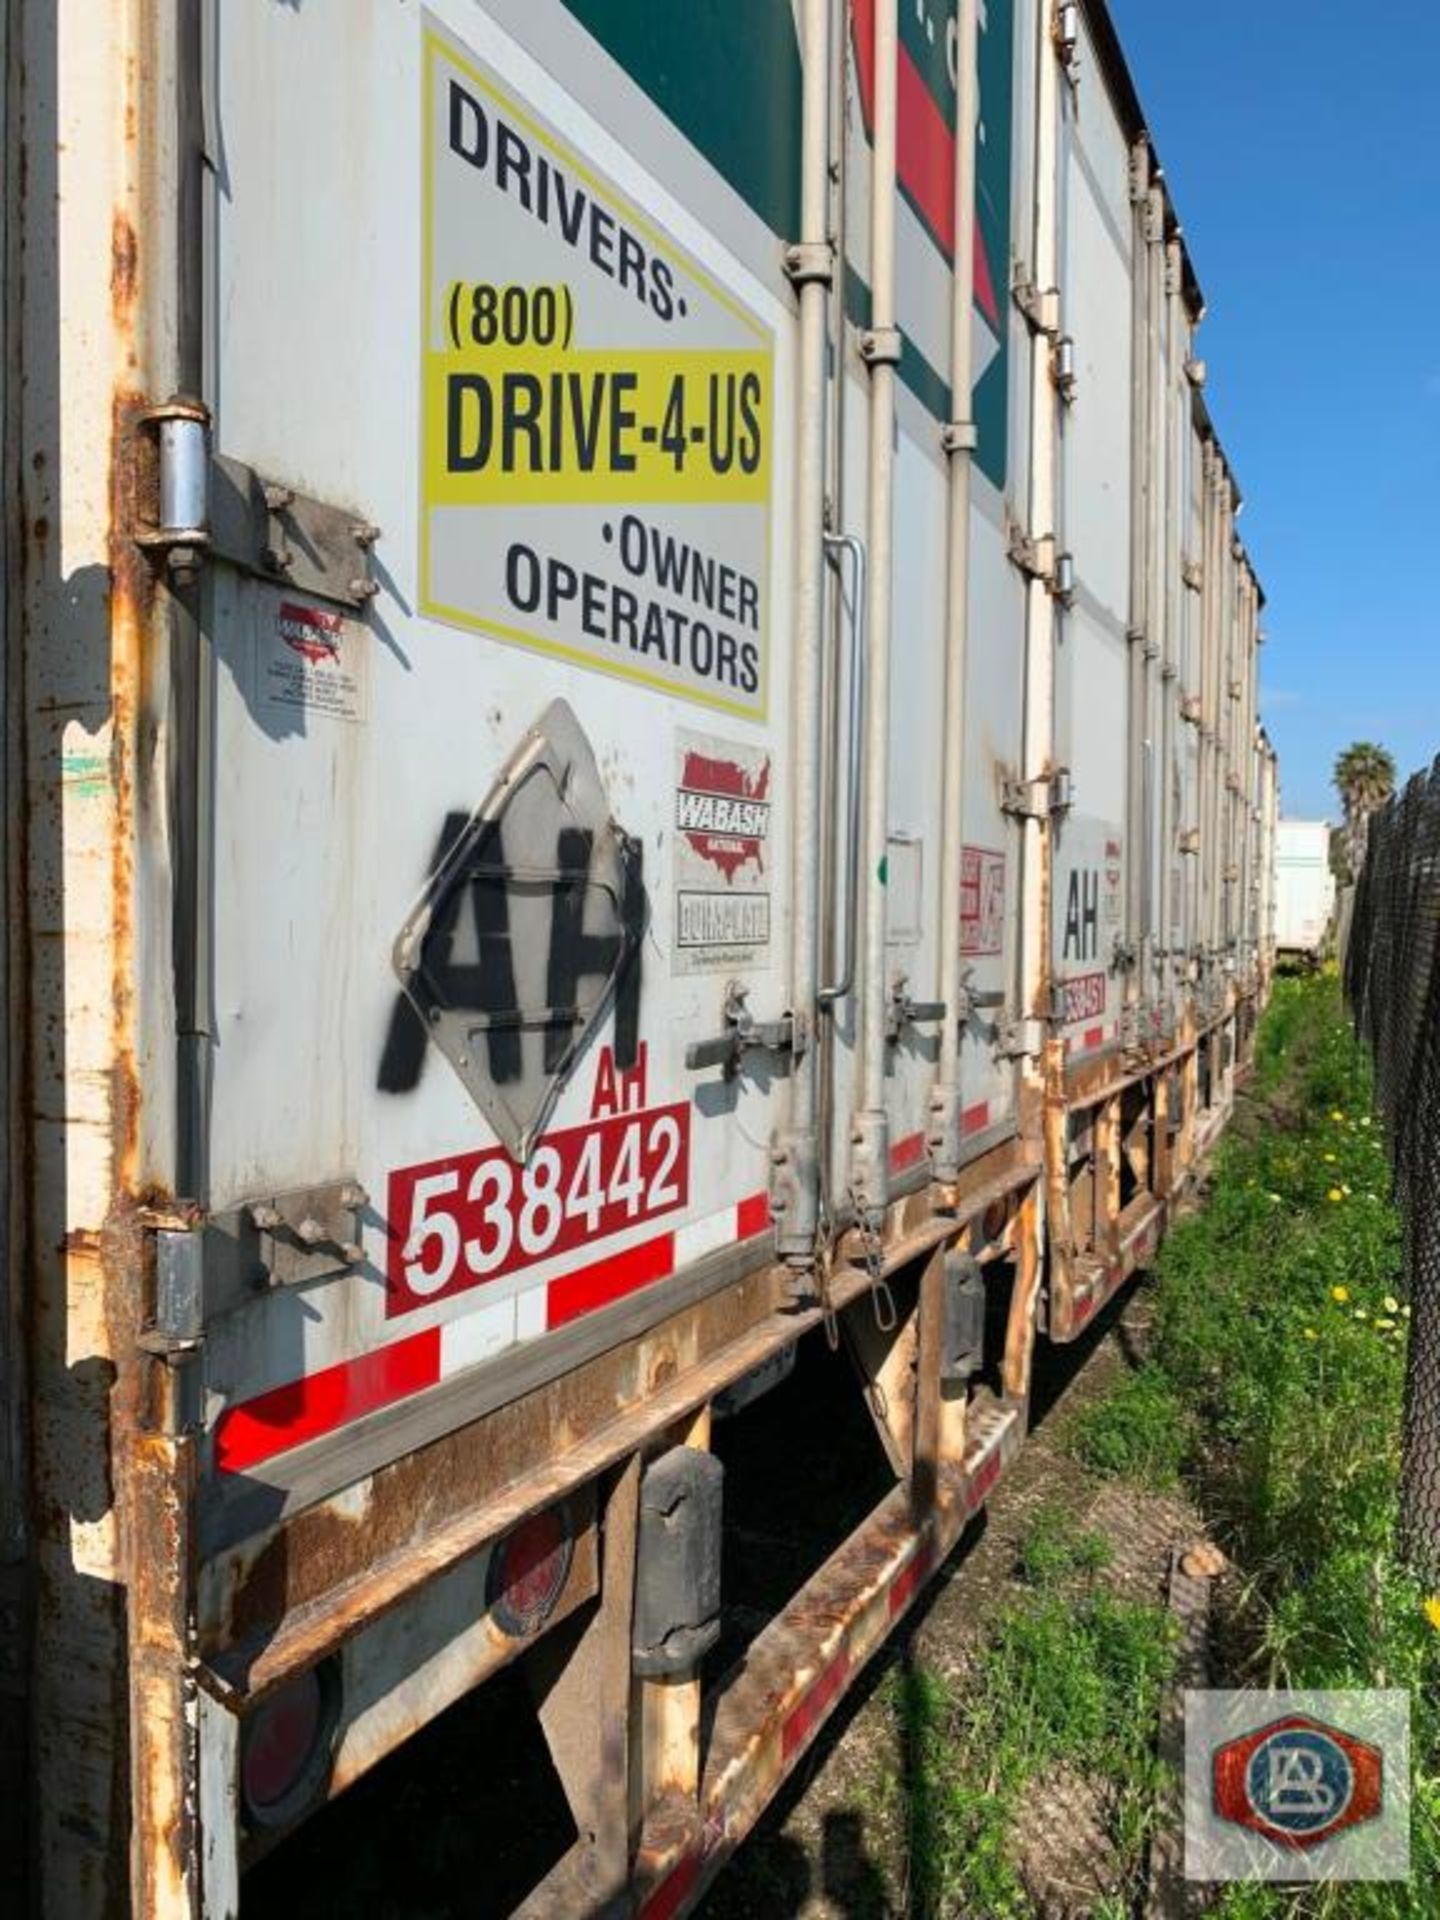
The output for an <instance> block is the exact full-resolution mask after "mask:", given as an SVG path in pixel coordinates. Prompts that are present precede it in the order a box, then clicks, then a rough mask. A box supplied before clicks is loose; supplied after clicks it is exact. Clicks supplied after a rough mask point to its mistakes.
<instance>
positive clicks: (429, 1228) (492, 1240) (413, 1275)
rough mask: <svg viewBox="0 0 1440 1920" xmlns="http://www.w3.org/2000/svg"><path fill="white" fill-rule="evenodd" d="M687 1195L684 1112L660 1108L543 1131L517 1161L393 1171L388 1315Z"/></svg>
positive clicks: (480, 1158) (596, 1236)
mask: <svg viewBox="0 0 1440 1920" xmlns="http://www.w3.org/2000/svg"><path fill="white" fill-rule="evenodd" d="M689 1197H690V1109H689V1107H688V1106H685V1105H680V1106H675V1107H656V1108H653V1109H651V1110H650V1111H648V1112H641V1113H622V1114H616V1115H614V1116H613V1117H611V1118H609V1119H605V1120H600V1121H592V1122H591V1123H590V1124H589V1125H588V1126H583V1127H571V1128H568V1129H567V1130H566V1131H565V1132H563V1133H551V1134H547V1135H546V1137H545V1139H544V1140H543V1141H542V1142H541V1144H540V1145H539V1146H538V1147H536V1149H535V1151H534V1153H533V1154H531V1156H530V1159H529V1160H528V1161H527V1162H526V1164H525V1165H524V1166H519V1165H517V1164H516V1162H515V1161H513V1160H512V1159H511V1158H510V1156H509V1154H508V1153H506V1152H505V1150H504V1149H503V1148H502V1147H495V1148H492V1149H490V1150H489V1151H488V1152H485V1153H467V1154H460V1155H457V1156H456V1157H455V1158H454V1159H451V1160H437V1161H433V1162H432V1163H431V1164H430V1165H429V1166H425V1167H407V1168H405V1169H404V1170H403V1171H401V1172H399V1173H392V1174H391V1176H390V1197H389V1221H390V1244H389V1260H388V1264H389V1276H388V1277H389V1289H388V1298H387V1301H386V1309H385V1310H386V1314H387V1316H388V1317H389V1318H391V1319H394V1318H395V1316H396V1315H397V1314H402V1313H412V1312H413V1311H414V1310H415V1308H417V1307H423V1306H428V1305H429V1303H430V1302H431V1301H432V1300H443V1299H446V1298H448V1296H449V1295H451V1294H454V1293H464V1292H466V1291H467V1290H468V1289H469V1288H471V1287H478V1286H482V1285H484V1283H485V1282H486V1281H489V1280H499V1279H501V1278H502V1277H503V1276H504V1275H505V1274H508V1273H516V1272H518V1271H519V1270H520V1269H521V1268H523V1267H529V1266H534V1265H536V1264H537V1263H538V1262H539V1261H541V1260H549V1259H551V1258H552V1257H553V1256H554V1255H555V1254H557V1253H568V1252H569V1251H570V1250H571V1249H572V1248H574V1247H582V1246H589V1245H590V1244H591V1243H592V1242H593V1241H596V1240H604V1239H606V1238H607V1237H608V1236H609V1235H611V1234H616V1233H623V1232H624V1230H625V1229H626V1228H627V1227H633V1226H637V1225H638V1224H639V1223H640V1222H641V1221H643V1220H654V1219H656V1218H657V1217H658V1216H659V1215H661V1214H664V1213H673V1212H674V1211H675V1209H676V1208H677V1207H683V1206H685V1205H686V1203H687V1202H688V1200H689Z"/></svg>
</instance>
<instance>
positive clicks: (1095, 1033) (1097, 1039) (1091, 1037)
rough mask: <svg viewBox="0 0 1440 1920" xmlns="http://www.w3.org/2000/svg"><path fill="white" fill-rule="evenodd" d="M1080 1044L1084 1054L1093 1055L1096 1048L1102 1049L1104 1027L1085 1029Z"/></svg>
mask: <svg viewBox="0 0 1440 1920" xmlns="http://www.w3.org/2000/svg"><path fill="white" fill-rule="evenodd" d="M1080 1044H1081V1046H1082V1047H1083V1048H1084V1050H1085V1052H1086V1053H1093V1052H1094V1051H1095V1049H1096V1047H1103V1046H1104V1044H1105V1029H1104V1027H1087V1028H1086V1029H1085V1038H1084V1040H1082V1041H1081V1043H1080Z"/></svg>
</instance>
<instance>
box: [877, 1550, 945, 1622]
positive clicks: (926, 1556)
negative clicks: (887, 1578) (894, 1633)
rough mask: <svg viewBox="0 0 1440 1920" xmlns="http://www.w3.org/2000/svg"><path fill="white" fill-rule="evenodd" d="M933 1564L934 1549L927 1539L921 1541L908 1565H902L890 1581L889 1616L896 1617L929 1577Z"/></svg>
mask: <svg viewBox="0 0 1440 1920" xmlns="http://www.w3.org/2000/svg"><path fill="white" fill-rule="evenodd" d="M934 1565H935V1549H934V1548H933V1547H932V1546H931V1545H930V1543H929V1542H928V1541H922V1543H921V1544H920V1545H919V1546H918V1547H917V1548H916V1549H915V1551H914V1553H912V1554H911V1556H910V1560H909V1563H908V1565H906V1566H904V1567H902V1568H901V1569H900V1571H899V1573H897V1574H896V1576H895V1578H894V1579H893V1580H892V1581H891V1583H890V1598H889V1602H888V1604H889V1608H890V1618H891V1619H892V1620H894V1619H896V1618H898V1616H899V1615H900V1614H902V1613H903V1612H904V1611H905V1609H906V1607H908V1606H909V1604H910V1602H911V1601H912V1600H913V1599H914V1598H915V1595H916V1594H917V1593H918V1592H919V1591H920V1589H921V1587H923V1586H924V1584H925V1582H926V1581H927V1580H928V1579H929V1577H930V1574H931V1571H932V1569H933V1568H934Z"/></svg>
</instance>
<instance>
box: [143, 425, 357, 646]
mask: <svg viewBox="0 0 1440 1920" xmlns="http://www.w3.org/2000/svg"><path fill="white" fill-rule="evenodd" d="M210 435H211V420H210V414H209V410H208V409H207V408H205V407H204V406H202V405H201V404H200V403H199V402H198V401H194V400H190V399H186V398H184V397H180V398H177V399H174V400H169V401H166V402H165V404H164V405H163V406H158V407H149V408H147V409H146V411H145V412H144V413H142V414H141V415H140V416H139V419H138V421H137V424H136V432H135V436H134V440H133V443H132V459H131V474H130V489H131V513H130V518H131V534H132V538H133V539H134V541H135V543H136V545H137V546H141V547H143V548H144V549H145V550H146V552H148V553H153V554H155V555H156V557H157V558H158V559H160V560H161V561H162V562H163V563H164V565H165V567H166V569H167V570H168V572H169V573H170V575H171V577H172V579H174V581H175V582H176V584H177V585H184V584H186V583H187V582H189V581H191V580H193V579H194V578H195V576H196V574H197V573H198V571H199V569H200V567H201V566H202V565H203V564H204V563H205V562H206V561H207V560H223V561H225V562H227V563H228V564H229V565H231V566H234V567H238V568H240V570H241V571H242V572H244V573H249V574H253V575H254V576H255V577H256V578H258V579H261V580H268V581H270V582H271V583H272V584H273V585H275V586H280V587H291V588H293V589H294V590H295V591H296V592H297V593H304V594H308V595H310V596H312V597H313V598H315V599H317V600H330V601H334V602H335V603H336V604H337V605H339V606H342V607H350V608H363V607H365V606H366V605H368V604H369V602H370V601H371V600H373V599H374V597H375V595H376V594H377V593H378V592H379V591H380V588H379V584H378V583H377V581H376V580H375V578H374V575H373V572H372V568H371V549H372V548H373V547H374V545H375V542H376V541H377V540H378V539H379V537H380V529H379V528H378V527H376V526H374V525H372V524H371V522H370V521H369V520H368V519H367V518H366V517H365V516H364V515H363V514H359V513H356V512H355V511H354V509H353V508H350V507H337V506H333V505H330V504H329V503H327V502H325V501H322V500H316V499H313V498H312V497H311V496H310V495H309V494H304V493H300V492H299V491H297V490H296V489H295V488H294V487H291V486H289V485H287V484H286V483H285V482H283V481H281V480H278V479H275V478H272V477H268V476H264V475H261V474H259V473H257V472H256V471H255V470H254V468H253V467H248V466H246V465H245V464H244V463H243V462H242V461H239V460H232V459H230V458H229V457H228V456H227V455H224V454H217V453H215V452H214V451H213V450H212V448H211V444H210Z"/></svg>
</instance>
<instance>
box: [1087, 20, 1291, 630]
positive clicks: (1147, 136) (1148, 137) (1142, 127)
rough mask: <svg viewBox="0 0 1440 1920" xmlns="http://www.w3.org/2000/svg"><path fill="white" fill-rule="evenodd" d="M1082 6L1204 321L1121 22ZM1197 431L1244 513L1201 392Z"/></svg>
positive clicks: (1191, 302)
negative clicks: (1150, 170)
mask: <svg viewBox="0 0 1440 1920" xmlns="http://www.w3.org/2000/svg"><path fill="white" fill-rule="evenodd" d="M1081 4H1082V6H1083V8H1084V12H1085V20H1086V24H1087V25H1088V27H1089V29H1090V37H1091V39H1092V40H1093V41H1094V43H1095V53H1096V57H1097V59H1098V61H1099V63H1100V71H1101V74H1102V75H1103V77H1104V80H1105V84H1106V86H1107V87H1108V89H1109V91H1110V97H1111V99H1112V100H1113V101H1114V103H1115V109H1116V112H1117V113H1118V114H1119V116H1120V119H1121V122H1122V124H1123V126H1124V128H1125V132H1126V135H1127V137H1128V138H1129V139H1130V140H1132V141H1134V140H1144V141H1145V142H1146V144H1147V145H1148V146H1149V148H1150V152H1151V156H1152V158H1153V159H1154V162H1155V174H1156V183H1157V185H1158V186H1159V188H1160V191H1161V193H1162V195H1163V196H1164V200H1165V229H1166V233H1167V235H1168V236H1169V237H1170V238H1172V239H1174V240H1176V241H1178V242H1179V246H1180V262H1181V273H1182V276H1183V281H1184V292H1185V303H1186V306H1187V307H1188V308H1189V310H1190V314H1191V317H1192V318H1193V319H1194V320H1196V321H1199V320H1200V319H1202V318H1203V316H1204V313H1205V294H1204V290H1203V289H1202V287H1201V285H1200V280H1199V276H1198V275H1197V274H1196V271H1195V262H1194V261H1193V260H1192V259H1191V257H1190V248H1189V246H1188V245H1187V243H1186V240H1185V229H1184V227H1183V226H1182V225H1181V222H1180V216H1179V214H1178V212H1177V211H1176V208H1175V202H1174V199H1173V198H1172V196H1171V193H1170V182H1169V180H1168V179H1167V178H1166V175H1165V168H1164V165H1163V163H1162V161H1161V159H1160V149H1159V147H1158V146H1157V144H1156V141H1155V135H1154V134H1153V132H1152V131H1151V129H1150V124H1149V121H1148V120H1147V118H1146V115H1145V109H1144V107H1143V106H1142V105H1141V103H1140V94H1139V91H1138V89H1137V88H1136V85H1135V76H1134V75H1133V74H1132V73H1131V71H1130V63H1129V61H1128V60H1127V59H1126V58H1125V49H1124V47H1123V46H1122V45H1121V43H1120V35H1119V33H1118V32H1117V31H1116V27H1115V22H1114V20H1113V19H1112V18H1111V16H1110V9H1109V7H1108V6H1107V5H1106V0H1081ZM1195 425H1196V428H1197V430H1198V431H1199V432H1200V433H1201V434H1202V435H1203V436H1204V437H1205V438H1206V439H1208V440H1211V441H1213V442H1214V444H1215V446H1216V447H1217V448H1218V450H1219V452H1220V455H1221V457H1222V458H1223V459H1224V461H1225V470H1226V472H1227V473H1228V474H1229V476H1230V484H1231V486H1232V488H1233V489H1234V493H1235V506H1236V510H1237V512H1238V510H1239V509H1240V507H1242V506H1243V505H1244V501H1245V495H1244V492H1243V491H1242V489H1241V486H1240V483H1239V481H1238V480H1237V479H1236V478H1235V469H1234V467H1233V465H1232V464H1231V461H1230V459H1229V456H1228V455H1227V454H1226V453H1225V446H1224V443H1223V441H1222V440H1221V438H1220V435H1219V433H1218V432H1217V431H1216V427H1215V422H1214V420H1213V418H1212V417H1211V413H1210V409H1209V407H1208V406H1207V405H1206V404H1205V399H1204V396H1203V395H1202V393H1201V392H1200V390H1199V388H1198V387H1197V388H1196V390H1195ZM1246 565H1247V566H1249V567H1250V571H1251V573H1252V575H1253V574H1254V571H1255V570H1254V567H1253V565H1251V563H1250V559H1249V556H1248V554H1247V555H1246ZM1255 584H1256V586H1257V588H1259V590H1260V604H1261V605H1262V606H1263V605H1264V604H1265V591H1264V588H1263V587H1261V586H1260V582H1259V580H1258V579H1257V580H1256V582H1255Z"/></svg>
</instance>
